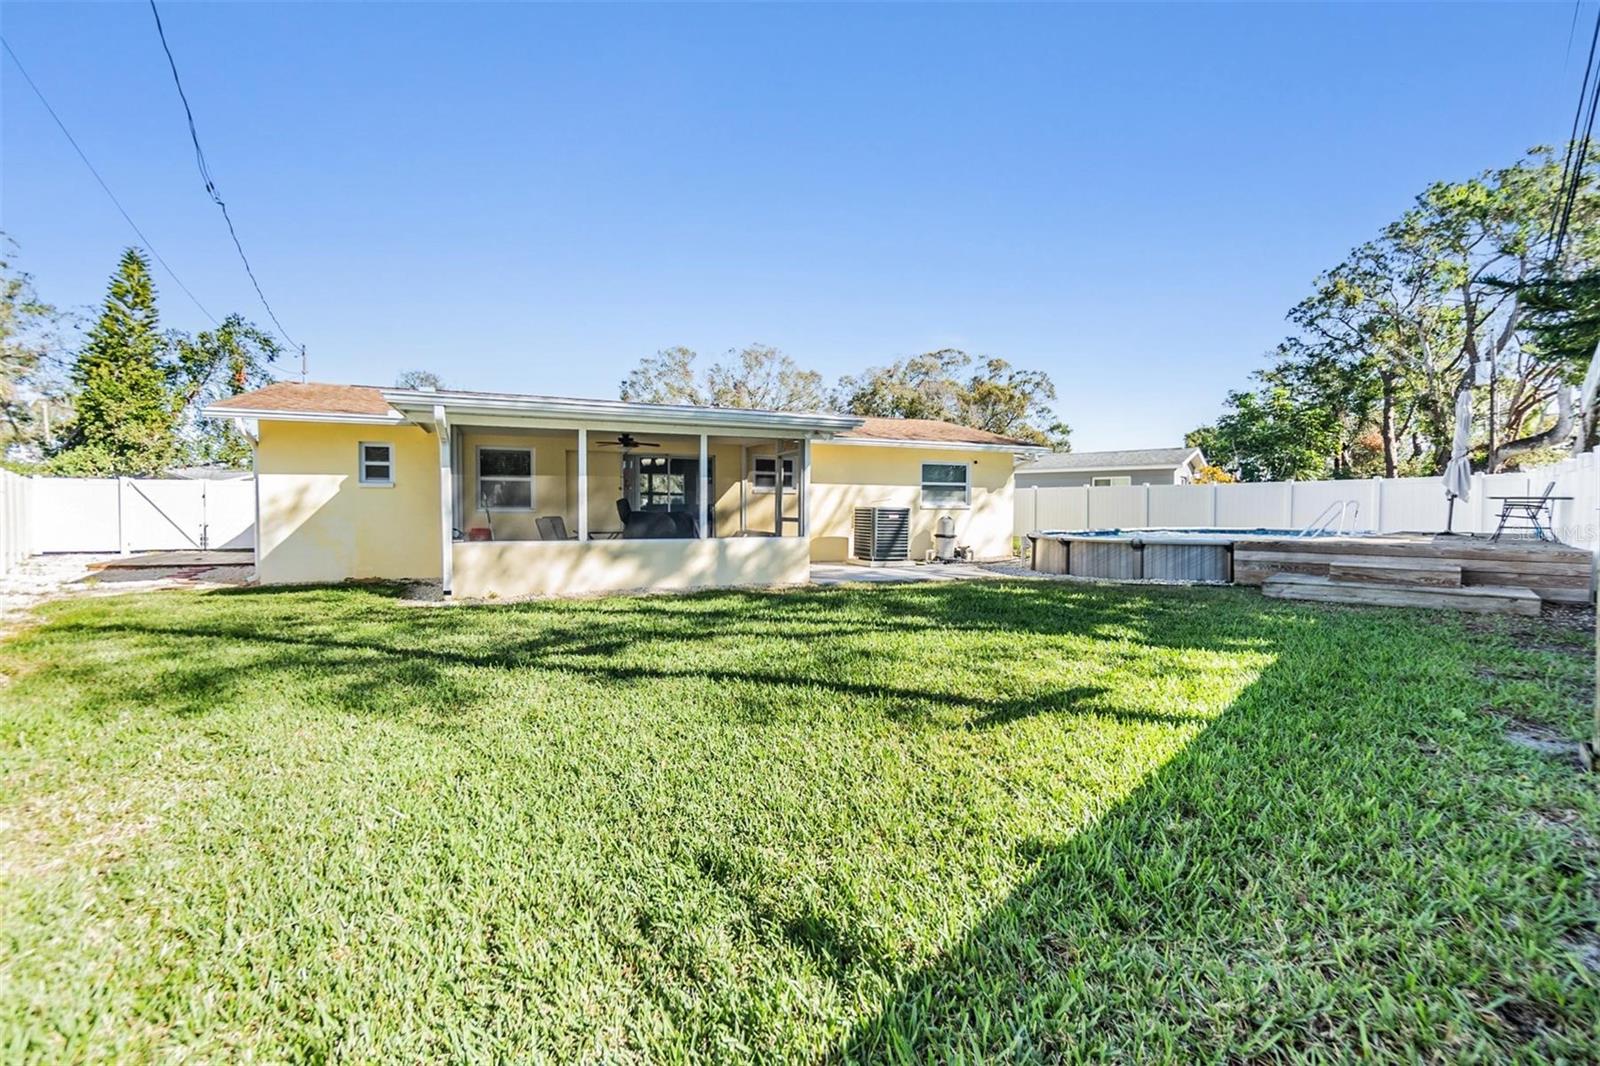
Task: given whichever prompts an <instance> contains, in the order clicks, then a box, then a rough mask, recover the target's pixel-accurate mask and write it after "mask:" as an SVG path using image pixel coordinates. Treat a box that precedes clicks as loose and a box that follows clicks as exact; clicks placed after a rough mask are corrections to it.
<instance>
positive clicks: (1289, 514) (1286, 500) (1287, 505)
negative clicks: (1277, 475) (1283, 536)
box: [1283, 478, 1294, 529]
mask: <svg viewBox="0 0 1600 1066" xmlns="http://www.w3.org/2000/svg"><path fill="white" fill-rule="evenodd" d="M1284 485H1285V486H1286V488H1285V491H1284V494H1283V514H1284V518H1283V528H1284V529H1293V528H1294V478H1290V479H1289V480H1288V481H1286V482H1284Z"/></svg>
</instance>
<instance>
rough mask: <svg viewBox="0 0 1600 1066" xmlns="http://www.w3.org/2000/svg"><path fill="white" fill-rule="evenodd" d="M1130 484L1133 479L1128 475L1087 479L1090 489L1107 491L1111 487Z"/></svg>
mask: <svg viewBox="0 0 1600 1066" xmlns="http://www.w3.org/2000/svg"><path fill="white" fill-rule="evenodd" d="M1132 484H1133V478H1132V477H1131V476H1130V475H1128V474H1123V475H1121V476H1120V477H1093V478H1090V479H1089V485H1090V487H1092V488H1097V489H1109V488H1110V487H1111V486H1113V485H1132Z"/></svg>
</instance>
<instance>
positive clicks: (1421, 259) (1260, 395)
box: [1219, 149, 1600, 477]
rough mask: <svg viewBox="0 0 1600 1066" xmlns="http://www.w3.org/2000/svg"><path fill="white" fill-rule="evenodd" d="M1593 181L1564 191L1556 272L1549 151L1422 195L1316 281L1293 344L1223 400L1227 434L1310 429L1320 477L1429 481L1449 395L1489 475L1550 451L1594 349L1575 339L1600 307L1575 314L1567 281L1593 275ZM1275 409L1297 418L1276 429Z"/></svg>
mask: <svg viewBox="0 0 1600 1066" xmlns="http://www.w3.org/2000/svg"><path fill="white" fill-rule="evenodd" d="M1590 155H1591V157H1595V156H1597V155H1600V153H1595V152H1591V153H1590ZM1596 174H1597V167H1596V166H1595V165H1593V164H1591V165H1589V166H1587V167H1585V168H1584V171H1583V173H1581V174H1580V175H1578V177H1577V179H1576V180H1577V182H1578V194H1577V199H1576V203H1575V206H1574V210H1573V214H1572V220H1571V228H1570V237H1569V240H1568V241H1567V243H1566V244H1565V246H1564V248H1563V252H1562V257H1561V261H1560V262H1550V261H1547V259H1546V247H1547V242H1546V237H1547V236H1548V234H1549V227H1550V220H1551V219H1552V217H1554V215H1555V208H1556V204H1557V201H1558V198H1559V195H1560V189H1561V179H1562V162H1561V160H1560V159H1559V158H1557V157H1556V156H1555V155H1554V153H1552V152H1551V151H1550V150H1548V149H1535V150H1534V151H1532V152H1530V153H1529V154H1528V155H1527V156H1526V157H1525V158H1523V159H1521V160H1519V161H1518V162H1516V163H1515V164H1513V165H1512V166H1509V167H1504V168H1501V169H1498V170H1490V171H1485V172H1484V173H1483V174H1480V175H1478V176H1477V177H1474V178H1471V179H1469V180H1466V181H1458V182H1436V183H1435V184H1433V185H1430V186H1429V187H1428V188H1427V189H1425V190H1424V191H1423V192H1422V193H1421V194H1420V195H1419V196H1418V197H1417V199H1416V201H1415V202H1414V203H1413V204H1412V206H1411V207H1410V208H1409V209H1408V210H1407V211H1406V212H1405V213H1404V214H1403V215H1402V216H1401V217H1400V218H1398V219H1397V220H1396V221H1394V222H1393V223H1391V224H1390V225H1388V226H1386V227H1384V229H1383V230H1382V231H1381V232H1380V233H1379V235H1378V236H1377V237H1376V238H1375V239H1373V240H1371V241H1368V242H1367V243H1365V244H1362V245H1360V246H1358V247H1357V248H1356V249H1354V250H1353V251H1352V252H1351V253H1350V255H1349V256H1348V257H1347V258H1346V259H1345V260H1344V261H1343V262H1341V263H1339V264H1338V265H1336V266H1335V267H1333V268H1332V269H1331V270H1329V271H1327V272H1325V273H1324V274H1322V275H1321V276H1319V277H1318V278H1317V281H1316V284H1315V285H1314V287H1313V292H1312V294H1311V295H1310V296H1308V297H1307V298H1306V299H1305V300H1303V301H1301V303H1299V304H1298V305H1296V307H1295V308H1294V309H1293V310H1292V311H1291V312H1290V314H1289V320H1290V322H1291V324H1292V325H1293V326H1294V328H1295V332H1294V333H1293V334H1292V335H1291V336H1290V337H1288V338H1286V339H1285V341H1284V342H1283V343H1282V344H1280V345H1279V346H1278V347H1277V349H1276V350H1275V352H1274V355H1273V361H1272V363H1271V364H1270V365H1269V366H1268V367H1267V368H1266V369H1264V370H1263V371H1261V372H1259V373H1258V374H1256V375H1255V377H1256V378H1257V380H1258V382H1259V383H1260V385H1259V387H1258V389H1256V390H1255V391H1253V392H1248V393H1239V392H1235V393H1232V394H1230V397H1229V406H1230V409H1231V417H1232V419H1233V421H1234V422H1235V423H1237V424H1238V425H1239V426H1252V427H1256V428H1262V427H1271V426H1277V425H1279V424H1290V423H1299V424H1302V425H1304V426H1305V427H1308V428H1314V429H1315V430H1316V434H1315V437H1314V438H1311V439H1314V440H1315V441H1316V442H1317V447H1319V448H1322V449H1324V451H1323V454H1322V455H1321V456H1320V471H1319V472H1320V473H1321V474H1324V475H1332V476H1336V477H1338V476H1350V475H1361V474H1365V473H1369V472H1372V473H1376V472H1380V471H1381V472H1382V473H1384V474H1385V475H1386V476H1396V475H1398V474H1401V473H1418V474H1423V473H1427V474H1433V473H1438V472H1440V471H1442V470H1443V469H1444V466H1445V464H1446V463H1447V462H1448V460H1449V455H1450V449H1451V443H1452V440H1453V437H1454V423H1455V407H1456V398H1457V396H1458V395H1459V394H1460V393H1461V391H1462V390H1464V389H1469V390H1473V392H1474V400H1475V404H1476V408H1477V410H1478V411H1479V412H1480V422H1479V424H1480V425H1481V427H1482V429H1483V437H1484V457H1485V467H1486V468H1487V469H1489V470H1499V469H1503V468H1505V467H1506V466H1507V465H1508V464H1513V463H1516V462H1521V461H1526V460H1527V459H1528V458H1529V457H1530V456H1532V455H1534V454H1539V453H1543V452H1544V451H1547V450H1548V449H1550V448H1552V447H1557V446H1562V445H1564V444H1565V443H1566V442H1567V441H1568V440H1569V439H1570V437H1571V432H1572V431H1571V424H1572V419H1571V410H1570V407H1571V382H1572V381H1574V380H1575V379H1576V377H1579V376H1581V374H1582V368H1583V366H1585V365H1586V364H1587V362H1588V359H1589V358H1590V353H1591V352H1592V350H1593V348H1592V344H1591V345H1590V346H1589V348H1588V350H1587V351H1586V350H1584V347H1583V344H1582V340H1581V339H1582V338H1583V337H1584V336H1587V335H1589V334H1590V333H1592V332H1593V331H1594V330H1595V321H1596V319H1595V312H1596V309H1597V307H1600V299H1596V298H1595V297H1594V296H1593V295H1591V297H1590V301H1591V302H1590V303H1589V304H1588V305H1587V309H1585V308H1584V307H1583V306H1582V303H1581V293H1582V291H1583V284H1582V282H1581V281H1578V280H1576V279H1582V278H1583V277H1584V276H1585V274H1586V273H1588V272H1591V271H1594V270H1595V268H1596V265H1597V264H1600V190H1597V180H1596ZM1562 279H1574V280H1573V281H1570V282H1569V281H1566V280H1562ZM1596 288H1600V286H1596ZM1564 300H1565V301H1566V302H1565V304H1564V303H1563V301H1564ZM1541 301H1542V304H1541V306H1543V307H1544V314H1543V317H1541V314H1540V312H1538V311H1536V310H1534V309H1533V308H1534V305H1535V304H1537V303H1540V302H1541ZM1573 301H1578V302H1573ZM1491 382H1492V384H1491V385H1490V386H1489V388H1485V387H1484V385H1485V384H1486V383H1491ZM1491 392H1492V399H1491V396H1490V395H1488V394H1489V393H1491ZM1242 395H1250V396H1252V397H1253V399H1252V400H1251V401H1249V403H1250V405H1252V406H1248V409H1246V408H1241V407H1239V405H1238V404H1237V403H1236V402H1235V400H1236V399H1237V398H1238V397H1239V396H1242ZM1285 403H1286V404H1287V405H1288V406H1290V407H1296V408H1299V409H1300V413H1299V414H1298V415H1297V416H1296V417H1295V418H1293V419H1290V418H1289V417H1288V413H1287V410H1286V408H1284V406H1283V405H1284V404H1285ZM1263 412H1269V413H1270V417H1266V416H1264V415H1263ZM1220 425H1221V423H1220V422H1219V426H1220ZM1270 437H1271V434H1268V436H1267V438H1259V437H1257V436H1255V435H1253V434H1245V435H1244V436H1243V437H1241V438H1240V439H1241V440H1246V439H1248V440H1254V441H1256V445H1257V446H1264V444H1263V440H1270ZM1289 465H1291V466H1292V465H1296V464H1293V463H1291V464H1289Z"/></svg>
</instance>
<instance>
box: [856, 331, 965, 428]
mask: <svg viewBox="0 0 1600 1066" xmlns="http://www.w3.org/2000/svg"><path fill="white" fill-rule="evenodd" d="M971 362H972V357H971V356H970V355H968V354H967V353H966V352H963V351H961V350H960V349H959V348H941V349H939V350H938V351H935V352H923V353H922V354H921V355H913V356H911V357H910V358H907V359H901V360H899V361H897V362H894V363H891V364H890V365H888V366H878V367H871V368H869V369H868V370H866V371H865V372H864V373H862V374H861V375H860V376H856V377H850V376H847V377H843V378H840V379H839V387H838V395H839V401H840V406H842V407H843V408H844V409H845V410H846V411H849V412H850V413H851V414H857V415H865V416H867V417H870V418H935V419H941V420H943V421H946V422H954V421H956V420H957V419H959V418H960V417H961V411H962V406H963V399H962V396H963V387H962V383H961V379H960V374H961V373H962V372H963V371H964V370H965V369H966V368H967V366H968V365H970V364H971Z"/></svg>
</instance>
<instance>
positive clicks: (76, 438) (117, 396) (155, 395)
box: [54, 248, 179, 476]
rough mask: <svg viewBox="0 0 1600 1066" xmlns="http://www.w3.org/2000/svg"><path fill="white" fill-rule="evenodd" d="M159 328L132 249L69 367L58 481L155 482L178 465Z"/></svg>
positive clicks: (144, 267) (146, 269) (146, 270)
mask: <svg viewBox="0 0 1600 1066" xmlns="http://www.w3.org/2000/svg"><path fill="white" fill-rule="evenodd" d="M157 325H158V318H157V313H156V290H155V285H154V283H153V282H152V281H151V279H150V262H149V260H147V259H146V258H145V257H144V255H143V253H141V252H140V251H139V250H138V249H137V248H129V249H128V250H127V251H125V252H124V253H123V254H122V261H121V262H120V263H119V264H118V266H117V271H116V273H115V274H113V275H112V276H111V285H110V288H109V289H108V290H107V292H106V299H105V305H104V307H103V308H102V309H101V312H100V318H99V320H98V321H97V322H96V323H95V325H94V328H93V329H91V330H90V331H89V336H88V338H87V340H86V341H85V343H84V346H83V348H82V350H81V351H79V353H78V357H77V361H76V362H75V363H74V364H73V368H72V383H73V385H74V386H75V387H76V389H77V398H76V408H77V421H76V423H75V425H74V427H73V432H72V436H71V437H70V438H69V440H70V446H69V447H68V449H67V450H66V451H65V452H63V453H61V454H60V455H58V456H57V457H56V459H55V462H54V465H55V466H56V467H57V468H58V469H59V470H61V471H62V472H63V473H72V474H80V475H84V474H98V475H102V476H104V475H140V474H143V475H153V474H160V473H163V472H165V470H166V469H167V468H168V467H169V466H171V465H172V464H173V462H174V461H175V460H176V458H177V457H178V452H179V440H178V436H177V426H178V412H177V405H176V404H175V403H174V397H173V391H172V388H171V385H170V380H169V379H170V376H171V374H170V369H171V368H170V367H169V366H168V360H167V357H166V356H167V352H166V348H167V345H166V342H165V340H164V339H163V338H162V336H161V334H160V332H159V330H158V328H157Z"/></svg>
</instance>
